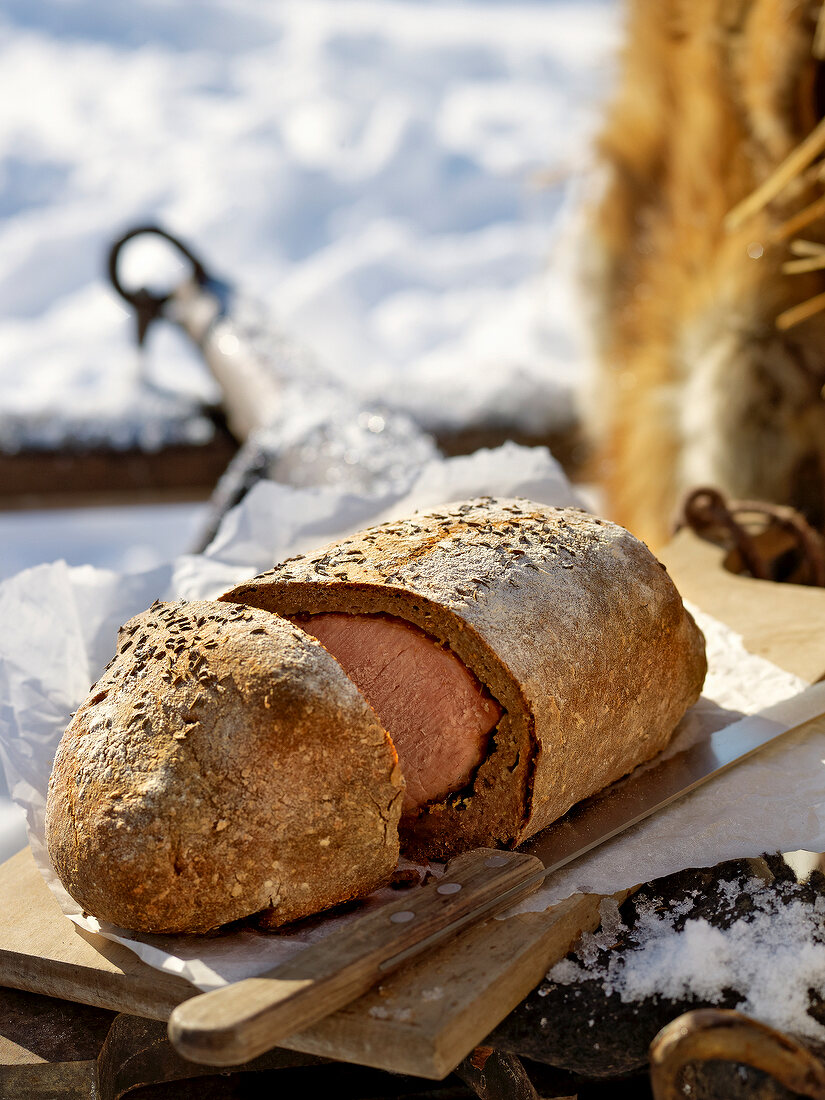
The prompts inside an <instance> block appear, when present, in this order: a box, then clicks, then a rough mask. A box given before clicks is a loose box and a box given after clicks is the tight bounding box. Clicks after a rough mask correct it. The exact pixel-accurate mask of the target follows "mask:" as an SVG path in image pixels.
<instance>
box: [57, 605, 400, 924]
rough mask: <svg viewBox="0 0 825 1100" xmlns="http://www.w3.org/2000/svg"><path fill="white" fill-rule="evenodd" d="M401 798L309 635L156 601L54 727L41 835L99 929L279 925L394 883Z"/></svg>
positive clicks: (379, 743) (394, 774)
mask: <svg viewBox="0 0 825 1100" xmlns="http://www.w3.org/2000/svg"><path fill="white" fill-rule="evenodd" d="M402 791H403V781H402V779H401V776H400V772H399V769H398V763H397V758H396V755H395V751H394V749H393V746H392V744H391V742H390V740H389V738H388V736H387V734H386V733H385V732H384V730H383V729H382V728H381V726H380V725H379V724H378V722H377V720H376V718H375V714H374V713H373V712H372V710H371V709H370V707H369V706H368V705H367V704H366V702H365V700H364V698H363V697H362V696H361V695H360V694H359V692H358V691H357V690H356V688H355V687H354V685H353V684H352V682H351V681H350V680H348V679H347V677H346V676H345V675H344V674H343V672H342V670H341V668H340V666H339V665H338V664H337V662H336V661H335V660H334V659H333V658H332V657H331V656H330V655H329V654H328V653H327V652H326V650H325V649H323V647H322V646H321V645H320V644H319V643H318V642H316V641H315V640H314V639H312V638H310V637H309V636H308V635H307V634H305V633H304V632H303V631H301V630H299V629H297V628H296V627H294V626H292V624H290V623H288V622H286V621H285V620H283V619H280V618H278V617H277V616H275V615H271V614H269V613H268V612H263V611H257V610H254V609H249V608H242V607H239V606H237V605H235V606H233V605H231V604H227V603H183V602H180V603H175V604H156V605H154V606H153V607H152V608H151V609H150V610H149V611H147V612H145V613H144V614H142V615H139V616H137V617H136V618H134V619H132V620H131V621H130V622H129V623H127V624H126V626H125V627H124V628H123V629H122V631H121V633H120V637H119V642H118V650H117V655H116V657H115V658H114V660H113V662H112V663H111V665H110V666H109V668H108V669H107V671H106V672H105V673H104V675H103V676H102V677H101V679H100V680H99V681H98V683H97V684H96V685H95V686H94V688H93V689H92V694H91V695H90V697H89V698H88V699H87V701H86V702H85V703H84V704H83V706H82V707H81V708H80V710H79V711H78V712H77V714H76V715H75V716H74V718H73V720H72V722H71V724H70V726H69V727H68V729H67V730H66V733H65V734H64V737H63V740H62V741H61V743H60V747H59V749H58V752H57V756H56V759H55V763H54V769H53V773H52V779H51V782H50V786H49V796H48V803H47V819H46V833H47V843H48V849H49V854H50V856H51V859H52V862H53V864H54V868H55V870H56V872H57V874H58V875H59V877H60V879H61V880H62V882H63V883H64V885H65V886H66V889H67V890H68V891H69V893H70V894H71V895H72V896H73V897H74V898H75V899H76V900H77V901H78V902H79V903H80V905H82V906H83V907H84V909H86V910H87V911H88V912H90V913H92V914H94V915H95V916H96V917H98V918H100V919H102V920H107V921H111V922H113V923H115V924H119V925H122V926H124V927H127V928H133V929H138V930H142V931H149V932H205V931H207V930H209V929H211V928H215V927H216V926H218V925H221V924H225V923H227V922H229V921H233V920H237V919H238V918H241V917H245V916H247V915H249V914H253V913H256V912H259V911H261V910H266V911H268V918H269V923H270V924H280V923H283V922H285V921H290V920H294V919H296V918H298V917H302V916H305V915H307V914H309V913H314V912H317V911H319V910H322V909H325V908H328V907H329V906H332V905H335V904H337V903H339V902H342V901H345V900H347V899H349V898H352V897H356V896H359V895H362V894H366V893H369V892H370V891H371V890H373V889H375V888H376V887H377V886H379V885H381V884H382V883H385V882H386V881H387V880H388V879H389V878H390V876H391V874H392V872H393V870H394V868H395V866H396V862H397V858H398V831H397V821H398V816H399V813H400V807H401V795H402Z"/></svg>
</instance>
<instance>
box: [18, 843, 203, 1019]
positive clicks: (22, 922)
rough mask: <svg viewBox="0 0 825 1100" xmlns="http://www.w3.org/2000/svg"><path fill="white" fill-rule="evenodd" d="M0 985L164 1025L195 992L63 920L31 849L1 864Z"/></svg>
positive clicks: (105, 941) (127, 951)
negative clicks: (181, 1003)
mask: <svg viewBox="0 0 825 1100" xmlns="http://www.w3.org/2000/svg"><path fill="white" fill-rule="evenodd" d="M0 896H2V897H3V899H4V914H3V917H4V919H3V921H2V922H0V984H2V985H7V986H11V987H12V988H13V989H27V990H30V991H31V992H32V993H44V994H46V995H47V996H50V997H62V998H64V999H65V1000H70V1001H79V1002H80V1003H81V1004H91V1005H97V1006H98V1007H100V1008H108V1009H111V1010H112V1011H114V1012H124V1011H126V1012H131V1013H133V1014H134V1015H136V1016H149V1017H151V1018H153V1019H160V1020H165V1019H166V1018H167V1017H168V1016H169V1013H170V1012H171V1011H172V1009H173V1008H174V1007H175V1005H177V1004H180V1002H181V1001H182V1000H184V999H186V998H187V997H191V996H193V994H194V993H195V992H196V991H195V988H194V986H192V985H191V984H190V983H189V982H187V981H184V979H182V978H178V977H175V975H173V974H166V973H164V972H162V971H159V970H155V969H153V968H152V967H150V966H147V964H146V963H144V962H143V961H142V960H141V959H139V958H138V957H137V955H135V954H134V953H133V952H132V951H130V950H129V949H128V948H127V947H123V945H122V944H119V943H112V942H111V941H109V940H105V939H104V938H103V937H102V936H95V935H93V934H91V933H87V932H84V931H83V930H81V929H79V928H78V927H77V926H76V925H75V924H73V923H72V922H71V921H69V920H67V919H66V917H64V915H63V913H62V911H61V909H60V906H59V905H58V903H57V899H56V898H55V897H54V895H53V894H52V892H51V891H50V890H49V888H48V887H47V886H46V883H45V882H44V881H43V878H42V876H41V875H40V872H39V871H38V870H37V866H36V865H35V862H34V859H33V857H32V854H31V851H30V850H29V849H28V848H25V849H23V851H22V852H18V853H17V855H15V856H12V858H11V859H9V860H7V861H6V862H5V863H4V864H3V865H2V866H0Z"/></svg>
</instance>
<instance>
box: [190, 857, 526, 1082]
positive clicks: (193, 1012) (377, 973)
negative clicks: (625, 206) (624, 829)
mask: <svg viewBox="0 0 825 1100" xmlns="http://www.w3.org/2000/svg"><path fill="white" fill-rule="evenodd" d="M544 873H545V869H544V864H543V863H542V862H541V860H538V859H536V858H535V857H534V856H528V855H524V854H522V853H519V852H501V851H496V850H494V849H490V848H477V849H474V850H473V851H472V852H467V853H465V854H464V855H463V856H458V857H457V858H455V859H454V860H452V861H451V862H450V863H449V864H448V867H447V872H446V874H445V876H444V877H443V878H441V879H439V880H438V882H435V883H433V884H432V885H430V886H425V887H422V888H420V889H418V890H412V891H410V892H407V893H405V894H404V896H403V897H402V898H400V899H399V900H398V901H394V902H391V903H389V904H388V905H384V906H382V907H381V908H380V909H377V910H375V911H373V912H371V913H367V914H365V915H364V916H363V917H361V918H360V919H358V920H356V921H354V922H353V923H352V924H351V925H349V926H348V927H346V928H344V929H342V930H341V931H340V932H334V933H332V934H331V935H329V936H327V938H326V939H325V940H323V941H322V942H321V943H319V944H314V945H312V946H311V947H307V948H305V949H304V950H303V951H301V952H300V954H298V955H296V956H295V958H294V959H292V960H290V961H289V962H287V963H283V964H282V965H281V966H279V967H277V968H276V969H275V970H271V971H270V972H269V973H268V974H264V975H262V976H260V977H257V978H246V979H244V980H243V981H240V982H235V983H234V984H232V985H228V986H224V987H223V988H221V989H216V990H213V991H212V992H211V993H202V994H200V995H199V996H197V997H193V998H192V999H191V1000H189V1001H184V1002H183V1004H180V1005H178V1007H177V1008H176V1009H175V1010H174V1012H173V1013H172V1015H171V1017H170V1019H169V1038H170V1040H171V1042H172V1044H173V1046H174V1047H175V1048H176V1049H177V1050H178V1051H179V1052H180V1053H181V1054H182V1055H183V1056H184V1057H185V1058H190V1059H191V1060H192V1061H195V1062H201V1063H204V1064H206V1065H210V1066H233V1065H239V1064H241V1063H243V1062H246V1061H248V1060H249V1059H250V1058H255V1057H257V1056H258V1055H259V1054H263V1053H264V1052H265V1051H267V1050H269V1049H270V1048H271V1047H273V1046H276V1045H277V1043H278V1041H279V1040H280V1039H284V1038H286V1036H288V1035H293V1034H295V1033H296V1032H299V1031H303V1030H304V1029H305V1028H307V1027H310V1026H311V1025H312V1024H314V1023H317V1022H318V1020H321V1019H323V1018H324V1017H325V1016H328V1015H330V1014H331V1013H333V1012H335V1011H336V1009H339V1008H341V1007H343V1006H344V1005H346V1004H349V1002H350V1001H354V1000H355V999H356V998H357V997H360V996H362V995H363V994H364V993H366V992H367V991H368V990H369V989H370V988H371V987H372V986H373V985H374V984H375V983H376V982H377V981H379V979H380V978H381V977H383V976H384V975H385V974H387V973H388V972H389V971H391V970H393V969H395V967H397V966H400V965H401V964H402V963H404V962H406V961H407V960H408V959H409V958H412V957H413V956H414V955H416V954H418V953H419V952H421V951H423V950H425V949H426V948H427V947H428V946H431V945H434V944H436V943H438V942H439V941H440V940H443V939H446V938H447V937H448V936H451V935H453V934H454V933H455V932H457V931H458V930H459V929H461V928H464V927H466V926H468V925H470V924H473V923H476V922H478V921H481V920H484V919H485V918H486V917H489V916H492V915H493V914H495V913H498V912H501V911H502V910H504V909H506V908H509V906H510V905H513V904H514V903H515V902H516V901H518V900H520V899H521V898H523V897H525V896H526V895H527V894H529V893H531V892H532V891H533V890H534V889H535V888H536V887H537V886H538V885H539V883H540V882H541V881H542V880H543V878H544Z"/></svg>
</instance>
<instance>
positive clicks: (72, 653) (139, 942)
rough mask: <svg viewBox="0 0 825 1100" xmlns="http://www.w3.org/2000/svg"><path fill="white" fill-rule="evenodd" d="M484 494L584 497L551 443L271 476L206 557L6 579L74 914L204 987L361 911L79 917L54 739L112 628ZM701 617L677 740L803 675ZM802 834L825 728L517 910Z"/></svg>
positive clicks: (791, 845)
mask: <svg viewBox="0 0 825 1100" xmlns="http://www.w3.org/2000/svg"><path fill="white" fill-rule="evenodd" d="M486 493H490V494H493V495H502V496H503V495H508V496H510V495H514V496H525V497H528V498H531V499H533V500H537V501H541V502H544V503H547V504H575V503H579V502H578V501H577V499H576V495H575V493H574V491H573V490H572V489H571V487H570V485H569V484H568V483H567V481H566V479H565V478H564V475H563V474H562V472H561V469H560V467H559V466H558V464H557V463H556V462H555V461H554V460H553V459H552V458H551V457H550V455H549V454H548V452H547V451H545V450H543V449H541V448H538V449H525V448H520V447H516V446H515V445H513V444H508V445H506V446H505V447H502V448H499V449H497V450H495V451H480V452H477V453H476V454H475V455H472V456H469V457H462V458H455V459H449V460H438V461H436V462H433V463H431V464H430V465H429V466H427V467H425V468H424V469H423V470H422V471H421V473H420V475H419V476H418V479H417V481H416V483H415V484H414V486H413V488H412V489H411V490H409V491H407V490H405V491H404V492H403V493H402V492H400V491H399V493H397V494H392V493H390V494H388V495H387V496H386V497H383V498H380V499H375V498H365V497H357V496H352V495H347V494H345V493H342V492H340V491H337V490H333V489H316V490H297V489H291V488H288V487H285V486H281V485H274V484H272V483H261V484H260V485H258V486H257V487H256V488H255V489H254V490H253V491H252V492H251V493H250V494H249V496H248V497H247V498H246V500H245V501H244V502H243V503H242V504H241V505H240V506H239V507H238V508H237V509H235V510H234V511H233V512H232V513H230V514H229V516H228V517H227V518H226V520H225V521H224V523H223V525H222V527H221V530H220V532H219V534H218V536H217V538H216V539H215V541H214V543H213V544H212V545H211V546H210V547H209V549H208V551H207V552H206V554H204V555H198V556H184V557H182V558H179V559H178V560H177V561H175V562H173V563H170V564H169V565H168V566H164V567H161V568H159V569H155V570H153V571H152V572H150V573H142V574H133V575H129V576H122V575H118V574H114V573H111V572H106V571H103V570H98V569H93V568H92V567H88V566H87V567H81V568H69V567H68V566H67V565H66V564H65V563H61V562H58V563H55V564H52V565H44V566H38V567H37V568H35V569H31V570H27V571H26V572H24V573H21V574H19V575H18V576H16V577H13V578H11V579H10V580H8V581H6V582H4V583H3V584H2V585H0V623H2V624H3V628H2V631H0V700H2V702H0V760H2V763H3V766H4V768H5V771H6V774H7V778H8V782H9V788H10V790H11V792H12V796H13V797H14V798H15V800H16V801H18V802H19V803H20V804H21V805H22V806H23V807H24V808H25V810H26V814H27V821H28V828H29V840H30V844H31V847H32V850H33V852H34V856H35V859H36V861H37V863H38V866H39V867H40V869H41V871H42V873H43V875H44V877H45V878H46V881H47V882H48V883H49V886H50V887H51V888H52V890H53V891H54V893H55V894H56V896H57V897H58V899H59V900H60V903H61V906H62V907H63V910H64V912H65V913H66V914H67V916H68V917H70V918H71V919H72V920H74V921H75V922H76V923H77V924H78V925H81V926H82V927H84V928H85V929H87V930H89V931H92V932H96V933H98V934H100V935H102V936H105V937H107V938H109V939H115V940H118V941H119V942H121V943H124V944H125V945H126V946H128V947H130V948H131V949H132V950H134V951H135V952H136V953H137V954H138V955H139V956H140V957H141V958H142V959H144V961H146V962H147V963H149V964H151V965H152V966H155V967H157V968H159V969H162V970H165V971H169V972H172V973H175V974H178V975H180V976H182V977H184V978H187V979H188V980H189V981H191V982H193V983H194V984H195V985H196V986H198V987H199V988H201V989H211V988H215V987H216V986H220V985H223V984H225V983H227V982H230V981H236V980H239V979H241V978H243V977H249V976H252V975H255V974H259V973H261V972H263V971H265V970H267V969H269V968H271V967H272V966H275V965H277V964H278V963H279V962H281V961H283V960H284V959H286V958H287V957H289V956H290V955H292V954H294V953H295V952H296V951H297V950H300V949H301V948H303V947H304V946H305V945H306V944H308V943H311V942H313V941H315V940H317V939H319V938H321V937H323V936H325V935H327V934H329V932H330V931H333V930H334V929H335V928H337V927H339V926H340V925H341V923H342V922H344V921H347V920H350V919H352V914H347V915H343V916H333V917H329V916H328V917H319V918H315V919H313V920H310V921H306V922H302V924H301V926H300V927H298V928H295V929H293V930H291V931H289V932H279V933H258V932H255V931H251V930H244V931H233V932H228V933H218V934H215V935H213V936H206V937H204V936H148V935H135V934H132V933H130V932H127V931H124V930H123V929H119V928H115V927H113V926H109V925H101V924H100V923H98V922H97V921H96V920H95V919H94V918H90V917H85V916H84V915H83V914H82V913H81V912H80V911H79V909H78V907H77V905H76V903H75V902H74V901H73V900H72V899H71V898H70V897H69V896H68V895H67V894H66V892H65V891H64V890H63V888H62V887H61V885H60V883H59V882H58V881H57V879H56V878H55V876H54V873H53V872H52V870H51V868H50V866H49V863H48V858H47V856H46V852H45V846H44V829H43V822H44V811H45V797H46V789H47V783H48V776H49V772H50V770H51V762H52V759H53V756H54V752H55V749H56V747H57V743H58V741H59V738H60V735H61V733H62V731H63V729H64V728H65V726H66V724H67V722H68V719H69V715H70V714H71V712H72V711H74V710H75V709H76V708H77V706H78V705H79V704H80V703H81V702H82V700H83V699H84V698H85V696H86V694H87V692H88V689H89V687H90V685H91V683H92V682H93V681H94V680H95V679H96V678H97V676H98V675H99V673H100V671H101V669H102V668H103V666H104V664H105V663H106V662H107V661H108V659H109V658H110V656H111V655H112V653H113V651H114V644H115V636H116V633H117V628H118V627H119V626H120V624H121V623H123V622H124V621H125V620H126V619H128V618H129V617H130V616H131V615H133V614H136V613H137V612H139V611H141V610H143V609H144V608H145V607H147V606H148V605H149V604H150V603H151V602H152V601H153V600H154V599H156V598H160V599H172V598H178V597H181V596H183V597H186V598H209V597H211V596H214V595H217V594H218V593H220V592H221V591H223V590H224V589H225V588H226V587H227V586H229V585H230V584H232V583H234V582H235V581H237V580H240V579H242V578H243V577H247V576H251V575H252V574H254V573H255V572H258V571H260V570H261V569H265V568H268V567H269V566H270V565H272V564H273V563H274V562H275V561H278V560H279V559H281V558H284V557H288V556H289V555H291V554H294V553H300V552H302V551H305V550H309V549H311V548H313V547H315V546H319V545H322V544H323V543H324V542H327V541H330V540H332V539H335V538H339V537H343V536H344V535H345V534H348V533H351V532H352V531H355V530H358V529H359V528H361V527H363V526H365V525H367V524H369V523H373V522H379V521H382V520H384V519H388V518H391V517H394V516H402V515H405V514H408V513H410V512H412V511H414V510H415V509H416V508H427V507H434V506H436V505H439V504H443V503H446V502H447V501H450V500H458V499H461V498H463V497H468V496H475V495H481V494H486ZM699 618H700V625H701V626H702V628H703V629H704V631H705V633H706V636H707V639H708V643H709V653H710V674H709V677H708V681H707V684H706V687H705V692H704V695H703V697H702V699H701V700H700V702H699V704H697V706H696V707H694V708H693V709H692V710H691V712H690V713H689V714H688V715H687V716H686V718H685V720H684V722H683V723H682V726H681V727H680V730H679V734H678V742H677V744H678V745H680V746H681V745H684V744H686V743H687V742H688V741H691V740H695V739H696V738H698V737H702V736H705V735H706V734H707V733H709V732H710V731H712V730H715V729H718V728H721V727H722V726H724V725H726V724H728V723H729V722H732V721H735V720H736V719H737V718H738V717H740V716H741V715H742V714H745V713H753V712H754V711H757V710H760V709H762V708H763V707H765V706H768V705H770V704H771V703H774V702H777V701H778V700H780V699H783V698H787V697H788V696H790V695H793V694H795V693H796V692H797V691H799V690H801V688H802V687H803V686H804V684H803V683H802V681H800V680H799V679H798V678H797V677H794V676H791V675H790V674H788V673H785V672H783V671H781V670H780V669H777V668H776V667H775V666H773V665H771V664H769V663H768V662H766V661H764V660H762V659H761V658H758V657H755V656H753V655H751V654H748V653H747V652H746V651H745V650H744V648H743V646H742V643H741V641H740V639H738V638H737V637H736V636H735V635H734V634H733V633H732V632H731V631H729V630H727V628H725V627H723V626H721V624H718V623H715V622H714V621H713V620H710V619H708V618H707V617H706V616H699ZM805 847H807V848H810V849H812V850H816V851H819V850H822V849H825V735H809V736H808V737H807V738H804V739H803V738H798V739H794V738H793V737H790V738H788V739H785V742H784V744H783V745H782V747H781V749H779V750H776V751H773V752H765V753H762V754H760V755H759V756H758V757H757V758H755V759H754V760H753V761H752V762H749V763H746V764H744V765H742V766H740V767H739V768H738V769H736V770H735V771H734V772H732V773H729V774H728V775H727V776H725V777H723V778H722V779H720V780H717V781H716V782H714V784H713V785H712V786H709V787H708V788H706V789H704V790H701V791H699V792H697V793H696V794H694V795H692V796H690V797H689V798H687V799H685V800H683V801H682V802H680V803H678V804H677V805H676V806H674V807H671V808H670V809H668V810H667V811H665V812H663V813H661V814H659V815H658V816H657V817H656V818H655V819H653V820H651V821H649V822H645V823H643V824H642V825H640V826H637V828H636V829H635V830H633V831H632V832H631V833H628V834H625V835H624V836H623V837H620V838H618V839H616V840H614V841H613V842H611V843H610V844H609V845H608V846H605V847H603V848H602V849H600V850H599V851H597V852H596V853H595V854H593V855H592V856H590V857H588V858H587V859H585V860H582V861H579V864H578V865H576V866H575V868H574V869H570V870H566V871H563V872H561V873H559V874H557V875H555V876H554V877H553V879H552V880H551V882H550V883H549V884H548V886H547V887H545V888H544V889H543V890H542V891H541V892H540V893H539V894H536V895H534V896H533V897H532V898H531V899H529V900H528V901H527V902H525V903H524V904H523V905H522V907H521V908H522V910H527V909H533V910H535V909H543V908H544V907H545V906H546V905H548V904H550V903H551V902H553V901H555V900H559V899H561V898H563V897H566V896H568V895H569V894H570V893H573V892H576V891H578V890H582V891H597V892H601V893H613V892H615V891H617V890H619V889H622V888H624V887H627V886H631V885H634V884H635V883H637V882H641V881H645V880H648V879H651V878H654V877H657V876H659V875H663V874H668V873H670V872H673V871H676V870H679V869H681V868H683V867H688V866H705V865H709V864H713V863H716V862H718V861H719V860H722V859H728V858H734V857H738V856H746V855H758V854H759V853H761V852H763V851H766V850H776V849H784V850H792V849H798V848H805ZM434 870H435V872H436V873H438V870H439V869H438V868H435V869H434ZM388 896H393V897H397V896H398V895H397V894H395V893H394V892H390V891H382V892H379V893H378V894H377V895H373V897H372V898H370V899H369V900H368V901H367V902H365V903H364V904H365V905H367V906H374V905H377V904H380V903H381V902H382V900H383V899H384V898H385V897H388Z"/></svg>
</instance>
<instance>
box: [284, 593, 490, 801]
mask: <svg viewBox="0 0 825 1100" xmlns="http://www.w3.org/2000/svg"><path fill="white" fill-rule="evenodd" d="M295 621H296V623H297V624H298V625H299V626H301V627H302V628H303V629H304V630H306V631H307V633H308V634H312V635H314V636H315V637H316V638H317V639H318V640H319V641H320V642H321V644H322V645H323V646H324V647H325V648H326V649H328V650H329V652H330V653H331V654H332V655H333V657H335V658H336V659H337V660H338V662H339V664H340V665H341V666H342V667H343V669H344V671H345V672H346V674H347V676H349V678H350V679H351V680H352V681H353V682H354V683H355V685H356V686H357V687H358V689H359V690H360V691H361V693H362V694H363V695H364V696H366V698H367V700H368V701H369V703H370V705H371V706H372V708H373V710H374V711H375V713H376V714H377V715H378V718H379V720H380V722H381V724H382V725H383V726H384V728H385V729H386V730H387V732H388V733H389V734H390V736H391V737H392V740H393V743H394V745H395V749H396V752H397V753H398V760H399V763H400V764H401V770H402V772H403V774H404V778H405V779H406V781H407V790H406V794H405V797H404V805H403V812H404V813H406V814H410V813H414V812H415V811H416V810H417V809H419V808H420V807H421V806H424V805H426V804H427V803H428V802H440V801H441V800H442V799H444V798H445V797H446V796H447V795H448V794H449V793H450V792H451V791H457V790H460V789H461V788H462V787H464V786H465V785H466V784H467V783H468V782H469V780H470V779H471V777H472V775H473V773H474V771H475V769H476V768H477V767H478V765H479V764H480V763H481V761H482V760H483V759H484V757H485V756H486V752H487V742H488V740H489V736H490V733H491V731H492V730H493V729H495V727H496V725H497V723H498V721H499V719H500V718H501V715H502V713H503V711H502V709H501V707H500V706H499V705H498V703H497V702H496V700H495V699H493V698H492V696H490V695H489V693H488V692H487V691H486V689H485V688H484V686H483V685H482V684H481V683H480V682H479V681H478V680H477V679H476V677H475V676H474V675H473V673H472V672H470V670H469V669H468V668H467V666H466V665H465V664H464V663H463V662H462V661H460V660H459V659H458V657H456V655H455V654H454V653H453V652H451V650H449V649H447V648H446V647H445V646H442V645H440V644H439V643H438V642H437V641H435V640H434V639H433V638H431V637H430V636H429V635H428V634H425V633H424V631H423V630H419V629H418V627H416V626H413V625H412V624H411V623H408V622H405V621H404V620H403V619H397V618H394V617H393V616H390V615H347V614H342V613H337V612H331V613H323V614H318V615H309V616H305V617H301V618H300V619H296V620H295Z"/></svg>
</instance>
